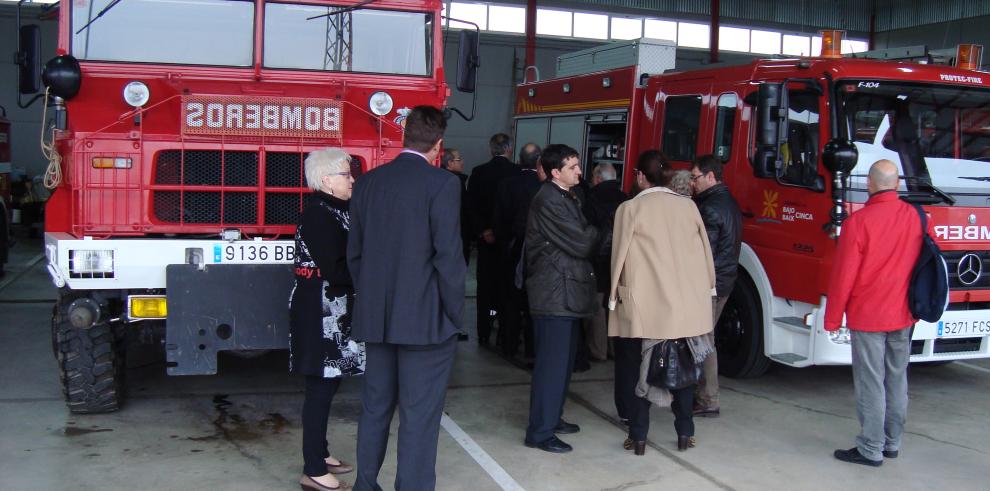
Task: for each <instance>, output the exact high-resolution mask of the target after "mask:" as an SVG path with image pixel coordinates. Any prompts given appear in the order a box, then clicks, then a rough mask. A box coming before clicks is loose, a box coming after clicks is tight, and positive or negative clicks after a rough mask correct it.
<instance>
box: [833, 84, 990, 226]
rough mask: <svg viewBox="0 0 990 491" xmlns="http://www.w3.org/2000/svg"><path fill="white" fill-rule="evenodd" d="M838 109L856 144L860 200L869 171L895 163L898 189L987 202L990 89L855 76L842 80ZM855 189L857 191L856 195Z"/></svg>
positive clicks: (974, 203) (855, 180) (856, 187)
mask: <svg viewBox="0 0 990 491" xmlns="http://www.w3.org/2000/svg"><path fill="white" fill-rule="evenodd" d="M839 94H840V95H839V98H840V110H841V112H842V114H843V116H844V120H845V124H846V129H847V130H848V134H849V135H850V136H851V138H852V140H853V141H854V142H855V144H856V147H857V149H858V150H859V162H858V163H857V165H856V167H855V169H853V171H852V176H851V178H850V187H851V188H852V189H853V191H854V195H853V199H854V200H855V201H861V200H865V195H864V194H865V193H863V191H865V190H866V174H867V172H868V171H869V167H870V165H872V164H873V162H876V161H877V160H880V159H888V160H891V161H893V162H895V163H896V164H897V165H898V166H899V167H900V170H901V175H902V176H904V177H905V179H904V181H903V182H902V184H901V190H902V191H903V192H906V193H922V194H923V193H926V192H927V193H928V194H929V196H931V197H933V198H936V200H935V201H939V202H947V203H950V204H951V203H952V202H955V203H956V204H958V205H963V206H986V202H987V201H986V199H987V196H988V195H990V90H986V89H983V88H973V87H958V86H944V85H934V84H911V83H903V82H886V81H852V82H849V81H847V82H843V83H841V84H840V85H839ZM856 191H859V193H856Z"/></svg>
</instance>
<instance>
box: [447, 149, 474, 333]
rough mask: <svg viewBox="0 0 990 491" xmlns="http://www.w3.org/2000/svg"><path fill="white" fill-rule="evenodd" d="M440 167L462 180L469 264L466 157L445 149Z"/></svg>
mask: <svg viewBox="0 0 990 491" xmlns="http://www.w3.org/2000/svg"><path fill="white" fill-rule="evenodd" d="M440 167H441V168H443V169H447V170H449V171H450V172H453V173H454V175H455V176H457V178H458V179H460V180H461V243H462V245H463V250H464V264H467V263H468V262H470V260H471V239H472V236H471V212H470V210H468V206H469V204H470V201H469V200H468V197H467V181H468V176H467V174H465V173H464V158H463V157H461V151H460V150H458V149H456V148H445V149H443V156H442V157H440ZM464 336H466V335H464ZM465 339H466V338H465Z"/></svg>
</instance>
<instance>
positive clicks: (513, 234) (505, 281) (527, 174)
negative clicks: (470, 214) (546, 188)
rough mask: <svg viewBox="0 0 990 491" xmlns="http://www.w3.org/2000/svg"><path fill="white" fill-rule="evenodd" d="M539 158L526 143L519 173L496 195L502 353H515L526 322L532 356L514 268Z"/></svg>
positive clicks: (535, 187) (536, 181) (535, 186)
mask: <svg viewBox="0 0 990 491" xmlns="http://www.w3.org/2000/svg"><path fill="white" fill-rule="evenodd" d="M539 161H540V147H539V146H538V145H537V144H535V143H527V144H525V145H523V147H522V149H520V150H519V167H520V172H519V174H516V175H515V176H512V177H509V178H507V179H505V180H503V181H502V183H501V184H499V187H498V194H497V196H496V198H495V216H494V224H495V243H496V244H498V247H499V254H500V258H501V260H500V261H499V264H500V266H499V281H500V285H499V291H500V293H501V297H500V301H499V307H498V323H499V339H500V340H501V342H502V354H503V355H505V356H508V357H512V356H515V354H516V349H517V348H518V347H519V334H520V331H522V330H523V321H525V336H524V337H525V351H526V355H527V356H533V326H532V319H531V318H530V316H529V307H528V306H527V302H526V292H525V289H521V288H517V287H516V285H515V279H516V269H517V268H518V267H519V266H520V264H519V262H520V261H521V260H522V245H523V239H525V238H526V218H527V217H528V216H529V203H530V202H531V201H532V200H533V196H534V195H536V191H537V190H539V189H540V182H541V181H542V179H540V177H539V173H538V172H537V170H536V167H537V165H538V164H539Z"/></svg>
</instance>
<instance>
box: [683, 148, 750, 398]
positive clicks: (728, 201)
mask: <svg viewBox="0 0 990 491" xmlns="http://www.w3.org/2000/svg"><path fill="white" fill-rule="evenodd" d="M691 187H692V188H693V190H694V202H695V203H697V205H698V211H700V212H701V220H702V221H704V222H705V230H706V231H707V232H708V244H709V245H710V246H711V248H712V258H713V259H714V260H715V291H716V296H715V297H713V298H712V325H714V326H717V325H718V318H719V317H720V316H721V315H722V309H723V308H725V302H726V301H727V300H728V299H729V294H730V293H732V287H733V286H735V284H736V276H737V275H738V270H739V248H740V245H741V244H742V214H741V213H740V212H739V205H738V204H737V203H736V200H735V198H733V197H732V195H731V194H729V188H728V187H727V186H726V185H725V184H723V183H722V162H721V161H719V160H718V159H716V158H715V157H713V156H711V155H705V156H702V157H698V159H697V160H695V162H694V165H692V166H691ZM711 335H712V341H714V335H715V333H714V330H713V331H712V334H711ZM695 401H696V402H695V407H694V414H695V415H697V416H702V417H717V416H718V415H719V411H720V409H719V403H718V356H717V354H716V353H714V352H713V353H712V354H710V355H708V358H706V359H705V376H704V379H703V380H701V381H700V383H698V394H697V396H696V397H695Z"/></svg>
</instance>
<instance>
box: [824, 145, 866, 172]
mask: <svg viewBox="0 0 990 491" xmlns="http://www.w3.org/2000/svg"><path fill="white" fill-rule="evenodd" d="M857 160H859V151H858V150H856V145H854V144H853V142H851V141H849V140H845V139H840V138H833V139H831V140H829V142H828V143H826V144H825V148H823V149H822V163H823V164H825V168H826V169H828V171H829V172H831V173H832V174H836V173H839V172H841V173H843V174H848V173H850V172H852V170H853V168H854V167H856V161H857Z"/></svg>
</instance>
